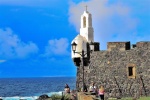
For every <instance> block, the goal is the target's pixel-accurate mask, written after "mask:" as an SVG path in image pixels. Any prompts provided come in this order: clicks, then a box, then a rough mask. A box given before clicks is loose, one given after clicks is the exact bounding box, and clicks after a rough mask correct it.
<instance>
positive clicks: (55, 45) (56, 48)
mask: <svg viewBox="0 0 150 100" xmlns="http://www.w3.org/2000/svg"><path fill="white" fill-rule="evenodd" d="M68 45H69V43H68V39H66V38H60V39H54V40H49V41H48V45H47V46H46V47H45V54H44V55H45V56H51V55H69V54H70V53H69V52H68V51H67V48H68Z"/></svg>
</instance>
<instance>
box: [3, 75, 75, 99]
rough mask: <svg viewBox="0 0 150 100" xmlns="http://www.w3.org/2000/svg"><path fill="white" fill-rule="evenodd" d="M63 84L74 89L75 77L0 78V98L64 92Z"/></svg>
mask: <svg viewBox="0 0 150 100" xmlns="http://www.w3.org/2000/svg"><path fill="white" fill-rule="evenodd" d="M65 84H68V85H69V86H70V89H71V90H75V89H76V77H19V78H18V77H13V78H8V77H7V78H0V97H16V96H17V97H30V96H40V95H42V94H48V95H51V94H52V93H59V92H61V91H64V87H65Z"/></svg>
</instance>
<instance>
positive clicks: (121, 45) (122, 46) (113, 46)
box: [107, 41, 150, 51]
mask: <svg viewBox="0 0 150 100" xmlns="http://www.w3.org/2000/svg"><path fill="white" fill-rule="evenodd" d="M131 48H150V41H141V42H137V43H136V44H133V45H132V47H131V45H130V41H127V42H108V43H107V50H108V51H112V50H119V51H125V50H130V49H131Z"/></svg>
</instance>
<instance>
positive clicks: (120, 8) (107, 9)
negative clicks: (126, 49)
mask: <svg viewBox="0 0 150 100" xmlns="http://www.w3.org/2000/svg"><path fill="white" fill-rule="evenodd" d="M85 5H88V11H89V12H90V13H91V14H92V19H93V28H94V38H95V41H96V42H100V45H101V48H102V49H106V43H107V42H110V41H131V42H135V41H136V42H137V40H138V39H139V38H140V36H139V35H138V33H137V26H138V24H139V19H138V18H137V17H136V18H135V17H133V15H132V9H131V8H130V7H129V6H127V5H124V4H123V3H121V1H116V2H115V3H110V2H109V1H108V0H89V1H87V2H80V3H78V4H76V3H74V2H71V3H70V10H69V15H70V17H69V21H70V23H71V24H73V25H74V26H75V27H76V30H77V31H78V32H79V29H80V16H81V15H82V14H83V11H84V9H85V8H84V6H85ZM135 33H136V34H135ZM143 38H145V39H148V38H146V37H143Z"/></svg>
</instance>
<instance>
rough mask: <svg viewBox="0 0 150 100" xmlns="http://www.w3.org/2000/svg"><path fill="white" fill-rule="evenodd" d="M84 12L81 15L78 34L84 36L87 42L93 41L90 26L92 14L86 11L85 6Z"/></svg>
mask: <svg viewBox="0 0 150 100" xmlns="http://www.w3.org/2000/svg"><path fill="white" fill-rule="evenodd" d="M85 7H86V10H85V11H84V13H83V14H82V15H81V28H80V35H81V36H83V37H85V38H86V39H87V41H88V42H91V41H92V42H94V34H93V27H92V15H91V14H90V13H89V12H88V11H87V6H85Z"/></svg>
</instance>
